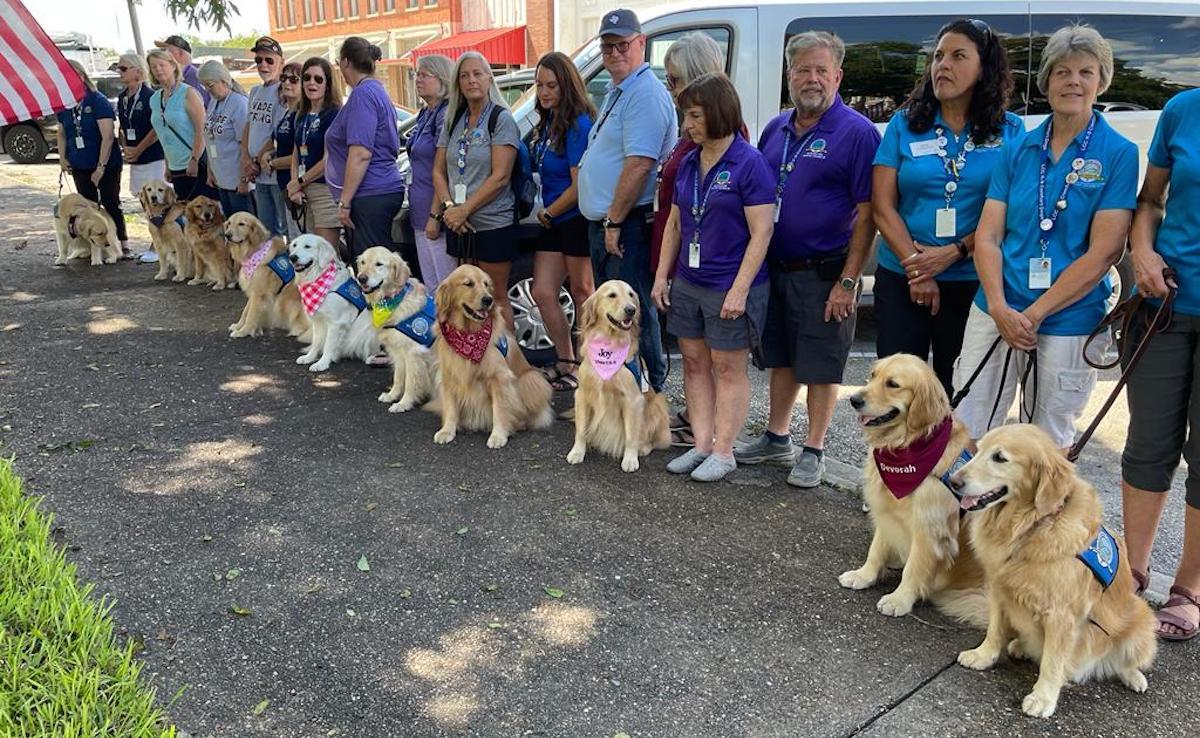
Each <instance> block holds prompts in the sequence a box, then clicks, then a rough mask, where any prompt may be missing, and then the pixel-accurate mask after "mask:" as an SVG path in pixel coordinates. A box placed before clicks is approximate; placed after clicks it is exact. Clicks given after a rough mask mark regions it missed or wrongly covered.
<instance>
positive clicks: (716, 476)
mask: <svg viewBox="0 0 1200 738" xmlns="http://www.w3.org/2000/svg"><path fill="white" fill-rule="evenodd" d="M734 469H737V460H736V459H735V458H733V457H732V456H726V457H724V458H722V457H720V456H717V455H716V454H710V455H709V457H708V458H707V459H705V460H704V463H702V464H701V465H700V466H698V467H696V468H695V469H694V470H692V481H695V482H719V481H721V480H722V479H724V478H725V475H727V474H729V472H731V471H733V470H734Z"/></svg>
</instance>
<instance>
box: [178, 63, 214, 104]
mask: <svg viewBox="0 0 1200 738" xmlns="http://www.w3.org/2000/svg"><path fill="white" fill-rule="evenodd" d="M183 81H184V82H186V83H188V84H189V85H191V86H192V87H194V88H195V89H196V92H199V93H200V99H201V100H203V101H204V107H205V109H208V101H209V100H211V99H212V95H210V94H208V90H207V89H205V87H204V85H202V84H200V67H198V66H196V65H195V64H189V65H187V66H186V67H184V68H183Z"/></svg>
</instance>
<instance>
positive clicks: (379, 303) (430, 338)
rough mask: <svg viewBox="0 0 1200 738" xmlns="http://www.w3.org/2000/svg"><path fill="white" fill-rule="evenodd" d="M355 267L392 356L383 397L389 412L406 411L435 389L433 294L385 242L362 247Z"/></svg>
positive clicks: (373, 315) (375, 321)
mask: <svg viewBox="0 0 1200 738" xmlns="http://www.w3.org/2000/svg"><path fill="white" fill-rule="evenodd" d="M355 267H356V269H355V271H356V272H357V274H358V285H359V287H361V288H362V291H363V295H364V296H366V298H367V302H369V303H371V317H372V323H373V324H374V326H375V330H376V337H377V338H378V339H379V343H381V344H383V348H384V350H385V351H386V352H387V355H388V356H390V357H391V359H392V386H391V387H390V388H388V391H387V392H384V393H383V394H381V395H380V396H379V401H380V402H387V403H391V407H389V408H388V412H393V413H403V412H407V411H409V410H412V409H413V408H414V407H416V406H417V405H419V404H421V403H423V402H425V401H426V400H428V399H429V396H430V395H431V393H432V391H433V352H432V351H431V350H430V349H431V347H432V346H433V343H434V339H435V338H436V334H435V333H434V324H435V323H436V322H437V318H436V312H435V309H434V307H433V300H432V299H430V297H429V296H428V295H427V294H426V293H425V287H424V285H422V284H421V283H420V282H418V281H417V280H415V279H413V278H412V270H410V269H409V267H408V263H407V262H405V261H404V259H403V257H401V256H400V255H399V254H397V253H394V252H392V251H389V250H388V249H386V248H384V247H383V246H372V247H371V248H369V249H367V250H366V251H364V252H363V253H362V254H361V255H360V256H359V257H358V260H357V261H356V263H355Z"/></svg>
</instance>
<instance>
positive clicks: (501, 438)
mask: <svg viewBox="0 0 1200 738" xmlns="http://www.w3.org/2000/svg"><path fill="white" fill-rule="evenodd" d="M507 445H508V436H506V435H504V434H503V433H496V432H495V431H492V435H490V436H488V439H487V447H488V448H504V447H505V446H507Z"/></svg>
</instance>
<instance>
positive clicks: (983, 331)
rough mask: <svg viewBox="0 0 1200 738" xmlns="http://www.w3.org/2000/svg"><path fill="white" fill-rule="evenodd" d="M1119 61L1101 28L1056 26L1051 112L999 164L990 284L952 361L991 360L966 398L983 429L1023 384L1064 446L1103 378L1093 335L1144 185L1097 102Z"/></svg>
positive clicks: (987, 257)
mask: <svg viewBox="0 0 1200 738" xmlns="http://www.w3.org/2000/svg"><path fill="white" fill-rule="evenodd" d="M1112 73H1113V55H1112V47H1110V46H1109V44H1108V42H1107V41H1105V40H1104V39H1103V38H1102V37H1101V36H1100V34H1099V33H1097V32H1096V30H1095V29H1093V28H1089V27H1087V26H1068V27H1066V28H1061V29H1059V30H1058V31H1056V32H1055V33H1054V34H1053V35H1052V36H1050V38H1049V40H1048V41H1047V42H1046V48H1045V50H1044V51H1043V52H1042V63H1041V68H1040V69H1039V70H1038V78H1037V81H1038V89H1039V90H1041V92H1042V94H1044V95H1046V99H1047V102H1048V103H1049V104H1050V109H1051V110H1052V111H1053V112H1052V114H1051V115H1050V117H1049V118H1047V119H1046V120H1045V122H1043V123H1042V124H1041V125H1040V126H1038V127H1037V128H1035V129H1034V130H1032V131H1030V132H1029V133H1027V134H1026V135H1025V136H1023V137H1022V138H1021V139H1020V140H1018V141H1014V142H1013V143H1012V144H1010V145H1009V147H1008V150H1007V151H1006V152H1005V153H1004V157H1003V160H1002V161H1001V162H1000V164H999V165H998V166H997V167H996V171H995V173H994V174H993V176H992V183H991V186H990V188H989V189H988V199H987V203H986V204H985V205H984V207H983V215H982V216H980V219H979V227H978V229H977V230H976V231H975V266H976V268H977V269H978V270H979V281H980V284H981V286H982V289H981V290H980V291H979V293H978V294H977V295H976V297H975V304H974V305H973V306H972V307H971V312H970V316H969V317H968V318H967V328H966V335H965V336H964V338H963V348H962V355H961V357H960V359H959V362H958V365H957V367H956V368H955V372H954V380H955V381H954V384H955V386H956V387H962V386H963V384H964V383H965V382H966V380H967V379H968V377H970V376H971V374H972V373H973V372H974V371H975V368H976V367H981V369H980V374H979V377H978V379H977V380H976V382H975V384H973V385H972V386H971V391H970V393H969V394H968V395H967V396H966V399H965V401H964V402H963V403H962V404H961V405H959V406H958V415H959V417H960V418H961V419H962V421H963V422H964V423H965V424H966V426H967V429H968V431H969V432H970V434H971V438H973V439H978V438H979V437H980V436H982V435H983V434H984V433H986V432H987V431H988V430H989V429H990V428H991V427H992V426H993V425H996V424H1001V423H1003V422H1004V419H1005V418H1006V417H1007V414H1008V409H1009V407H1010V406H1011V405H1012V402H1013V399H1014V397H1015V396H1016V394H1017V389H1018V386H1020V388H1021V390H1022V392H1021V398H1020V413H1019V415H1020V419H1021V420H1022V421H1031V422H1033V423H1034V424H1036V425H1038V426H1040V427H1041V428H1042V429H1043V430H1045V431H1046V432H1047V433H1048V434H1049V435H1050V437H1051V438H1053V439H1054V440H1055V442H1056V443H1057V444H1058V445H1059V446H1060V447H1062V448H1064V449H1065V448H1067V447H1069V446H1070V445H1071V444H1072V443H1073V442H1074V440H1075V421H1076V419H1077V418H1078V417H1079V414H1080V413H1081V412H1082V411H1083V409H1084V407H1085V406H1086V404H1087V401H1088V396H1089V395H1090V394H1091V391H1092V387H1093V386H1094V385H1095V382H1096V372H1095V370H1094V369H1092V368H1091V367H1089V366H1088V365H1087V364H1086V362H1085V361H1084V359H1083V347H1084V342H1085V340H1086V339H1087V336H1088V334H1089V333H1091V331H1092V329H1093V328H1095V326H1096V324H1097V323H1098V322H1099V321H1100V320H1101V319H1102V318H1103V317H1104V311H1105V300H1106V298H1107V297H1108V296H1109V294H1110V293H1111V287H1110V285H1109V282H1108V278H1107V276H1106V275H1107V272H1108V269H1109V267H1110V266H1111V265H1112V264H1114V263H1115V262H1116V261H1117V259H1118V258H1119V257H1120V255H1121V251H1122V250H1123V249H1124V248H1125V239H1126V234H1127V233H1128V231H1129V222H1130V218H1131V216H1132V211H1133V208H1134V204H1135V200H1136V195H1137V180H1138V152H1137V146H1136V145H1134V144H1133V143H1132V142H1131V141H1129V140H1128V139H1126V138H1124V137H1123V136H1121V135H1120V134H1119V133H1117V132H1116V131H1115V130H1114V129H1113V128H1112V127H1111V126H1109V124H1108V123H1107V122H1106V121H1105V120H1104V116H1103V115H1101V114H1100V113H1098V112H1094V111H1093V105H1094V103H1095V102H1096V98H1097V97H1098V96H1099V95H1100V94H1102V93H1103V92H1104V91H1105V90H1106V89H1108V85H1109V82H1110V81H1111V80H1112ZM1001 339H1002V340H1001ZM993 345H996V350H995V351H992V352H991V356H990V357H988V358H987V359H986V361H985V357H987V355H988V352H989V349H991V347H992V346H993Z"/></svg>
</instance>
